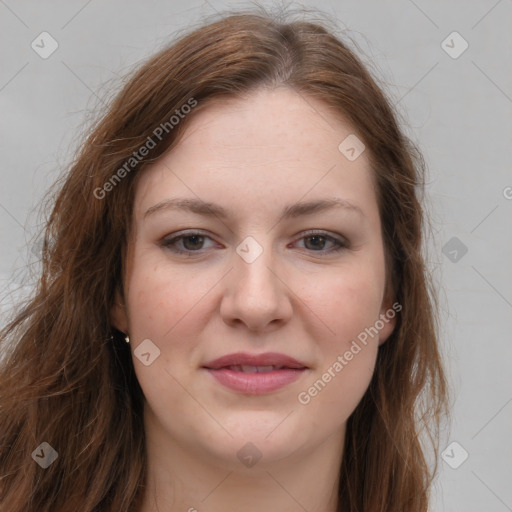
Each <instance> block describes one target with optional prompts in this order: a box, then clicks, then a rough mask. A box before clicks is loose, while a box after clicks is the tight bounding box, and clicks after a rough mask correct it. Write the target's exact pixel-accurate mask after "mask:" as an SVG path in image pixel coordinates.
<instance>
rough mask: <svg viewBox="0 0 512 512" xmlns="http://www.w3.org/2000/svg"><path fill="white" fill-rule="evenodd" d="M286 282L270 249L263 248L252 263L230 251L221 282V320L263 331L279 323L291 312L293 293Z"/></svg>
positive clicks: (278, 325)
mask: <svg viewBox="0 0 512 512" xmlns="http://www.w3.org/2000/svg"><path fill="white" fill-rule="evenodd" d="M249 261H250V260H249ZM286 281H287V279H286V276H285V275H284V272H283V270H282V268H281V267H280V266H279V265H276V264H275V260H274V258H273V257H272V252H271V250H270V249H267V248H265V249H264V250H263V252H262V253H261V254H260V255H259V256H258V257H257V258H256V259H255V260H254V261H252V262H248V261H246V260H245V259H244V258H243V257H241V256H240V255H239V254H238V253H236V252H234V254H233V270H232V271H231V272H229V273H228V275H227V276H226V280H225V281H224V286H225V289H224V293H223V297H222V302H221V306H220V314H221V317H222V319H223V320H224V322H225V323H226V324H228V325H230V326H237V325H238V326H239V325H245V327H246V328H247V329H249V330H250V331H260V332H266V331H271V330H274V329H276V328H279V327H281V326H283V325H284V324H285V323H287V322H288V321H289V320H290V318H291V316H292V312H293V308H292V302H291V297H292V295H293V293H292V291H291V289H290V285H289V283H287V282H286Z"/></svg>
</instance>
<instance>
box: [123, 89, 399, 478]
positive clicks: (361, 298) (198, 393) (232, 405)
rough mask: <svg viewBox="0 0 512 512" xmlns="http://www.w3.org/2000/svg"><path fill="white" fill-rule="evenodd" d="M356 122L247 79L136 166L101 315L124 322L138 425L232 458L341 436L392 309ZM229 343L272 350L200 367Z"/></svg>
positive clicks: (292, 453)
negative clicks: (121, 288) (116, 278)
mask: <svg viewBox="0 0 512 512" xmlns="http://www.w3.org/2000/svg"><path fill="white" fill-rule="evenodd" d="M353 133H354V130H353V128H352V127H351V126H350V125H349V124H347V123H346V122H342V121H340V120H339V119H337V118H336V117H334V115H333V113H332V112H330V111H329V109H328V108H327V107H326V106H325V105H324V104H323V103H320V102H318V100H315V99H314V98H311V97H308V96H306V97H304V96H302V95H299V94H297V93H295V92H293V91H291V90H290V89H286V88H281V89H276V90H272V91H270V90H264V89H260V90H258V91H256V92H253V93H251V94H250V95H249V96H247V97H246V98H245V99H229V100H224V101H223V102H217V103H211V104H210V105H208V106H207V107H206V108H205V109H204V110H203V111H201V112H198V113H197V115H196V117H195V118H194V119H193V120H191V122H190V124H189V125H188V126H187V129H186V132H185V135H184V137H183V139H182V140H181V141H180V142H179V144H178V145H177V146H176V148H175V149H173V150H172V151H171V152H169V153H167V154H166V155H164V156H163V157H162V158H161V159H160V160H159V161H158V162H156V163H155V164H153V165H152V166H151V167H149V168H148V169H147V170H146V171H145V172H144V173H143V174H142V175H141V176H140V181H139V182H138V184H137V189H136V195H135V204H134V229H133V231H132V233H131V241H130V246H129V252H128V266H127V274H126V282H125V305H126V307H125V308H124V309H123V308H121V307H119V306H115V309H114V311H113V321H114V324H115V325H116V327H118V328H119V329H121V330H123V331H124V332H128V333H129V335H130V340H131V347H132V354H133V361H134V366H135V371H136V374H137V377H138V380H139V382H140V385H141V387H142V390H143V392H144V395H145V398H146V401H147V403H146V408H145V421H146V428H147V430H148V432H150V433H151V432H153V433H156V432H159V436H160V439H163V438H165V439H167V440H168V441H169V443H175V444H176V446H179V447H180V450H185V451H186V452H188V453H189V454H190V453H193V454H196V455H200V456H201V457H203V458H204V460H206V459H207V458H210V459H211V460H212V461H213V460H215V461H217V463H218V464H222V465H223V466H226V467H231V468H233V467H240V468H242V467H243V466H241V464H246V465H250V464H253V462H251V463H249V462H248V460H249V458H250V456H253V459H254V457H255V459H254V460H257V459H258V457H260V456H261V459H260V460H259V461H258V464H259V465H260V467H265V464H266V463H272V462H277V461H278V460H281V459H284V460H289V461H292V460H294V459H295V458H298V457H301V456H302V455H304V454H305V453H306V452H308V451H311V450H315V449H318V448H319V446H320V445H323V446H324V447H325V443H326V442H327V443H330V446H331V448H336V450H338V451H339V450H341V446H342V440H343V438H344V432H345V423H346V421H347V419H348V417H349V416H350V414H351V413H352V412H353V411H354V409H355V407H356V405H357V404H358V402H359V401H360V400H361V398H362V396H363V394H364V393H365V391H366V389H367V387H368V385H369V382H370V379H371V376H372V373H373V371H374V367H375V361H376V355H377V351H378V346H379V343H382V342H383V341H384V340H385V339H386V338H387V337H388V336H389V334H390V333H391V331H392V329H393V327H394V324H395V320H394V316H395V311H394V310H390V308H391V304H390V303H383V297H384V291H385V263H384V248H383V241H382V237H381V224H380V217H379V211H378V207H377V201H376V195H375V191H374V187H373V182H372V175H371V171H370V166H369V160H368V154H367V151H363V152H362V153H361V154H360V156H358V157H357V154H358V153H359V152H360V150H361V147H359V146H354V140H356V139H354V137H353V135H352V134H353ZM350 135H352V137H351V138H349V139H348V140H347V141H345V142H344V143H343V144H341V143H342V142H343V141H344V140H345V139H346V138H347V137H348V136H350ZM356 142H357V141H356ZM340 144H341V149H340V148H339V146H340ZM352 147H353V148H354V151H352V150H351V148H352ZM354 156H356V157H357V158H355V159H354ZM178 200H179V201H180V202H181V207H179V206H176V205H175V206H173V204H172V203H171V201H172V202H176V201H178ZM320 201H325V202H332V203H331V207H322V206H318V204H317V205H316V207H315V206H314V203H317V202H320ZM334 201H338V203H336V204H335V203H334ZM203 203H207V205H206V206H204V205H203V206H201V204H203ZM187 204H188V205H189V206H190V207H189V208H185V207H184V206H186V205H187ZM319 204H320V203H319ZM333 204H335V205H334V206H333ZM297 205H305V207H304V208H300V207H298V206H297ZM324 206H325V205H324ZM221 209H222V215H221V214H220V210H221ZM312 230H313V232H312V233H311V231H312ZM180 237H183V238H180ZM187 237H188V238H187ZM173 239H174V240H173ZM390 311H391V312H390ZM383 320H385V321H383ZM237 353H244V354H245V355H249V356H250V355H261V354H266V353H274V356H272V355H270V356H269V357H270V358H269V359H262V360H260V361H256V363H258V362H259V363H261V364H253V365H251V364H250V363H251V361H250V360H249V359H246V360H238V359H236V358H235V359H232V360H230V361H224V363H221V366H222V364H225V365H227V366H230V367H231V368H226V367H224V369H211V368H212V367H214V366H215V364H211V362H212V361H214V360H215V359H217V358H220V357H222V356H227V355H230V354H237ZM275 354H280V355H281V356H276V355H275ZM282 356H288V357H291V358H293V359H295V360H296V361H297V362H298V363H299V365H298V366H299V367H301V368H295V369H291V368H290V366H293V365H290V363H289V362H286V361H285V360H284V359H283V358H282ZM237 362H238V363H239V364H242V363H245V365H246V366H247V367H246V368H244V370H248V373H246V372H242V371H240V370H242V368H241V367H233V364H235V363H237ZM253 363H255V361H253ZM271 365H282V366H285V368H284V369H281V370H277V369H273V370H272V371H271V373H267V374H266V375H265V371H268V370H271V369H270V368H261V366H271ZM253 366H260V368H258V369H259V370H263V371H262V372H257V371H256V368H254V367H253ZM295 366H297V365H295ZM206 367H209V368H210V369H208V368H206ZM155 435H156V434H155ZM149 439H150V437H149ZM248 443H252V445H249V444H248ZM247 456H249V458H248V457H247ZM253 459H251V460H253Z"/></svg>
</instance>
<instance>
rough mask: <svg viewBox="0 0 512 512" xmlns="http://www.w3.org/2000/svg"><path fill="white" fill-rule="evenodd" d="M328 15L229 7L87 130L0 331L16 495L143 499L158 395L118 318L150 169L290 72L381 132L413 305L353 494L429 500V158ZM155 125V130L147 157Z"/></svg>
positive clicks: (397, 244)
mask: <svg viewBox="0 0 512 512" xmlns="http://www.w3.org/2000/svg"><path fill="white" fill-rule="evenodd" d="M327 26H328V23H327V22H325V23H323V22H319V21H318V20H315V22H312V21H304V20H300V21H299V20H292V19H286V18H284V19H280V18H278V17H277V16H275V15H268V14H267V13H266V12H265V11H257V12H239V13H234V14H233V13H228V14H225V15H223V16H222V17H221V18H220V19H218V20H214V21H213V22H209V23H207V24H205V25H203V26H201V27H199V28H197V29H195V30H193V31H191V32H189V33H188V34H186V35H183V36H181V38H180V39H179V40H178V41H177V42H175V43H174V44H173V45H172V46H170V47H168V48H165V49H164V50H162V51H160V52H158V53H157V54H156V55H154V56H153V57H152V58H151V59H150V60H148V61H147V62H145V63H144V64H143V65H142V66H141V67H140V68H139V69H138V70H136V72H135V73H134V74H133V75H132V76H131V77H130V79H129V80H128V82H127V83H126V84H125V86H124V87H123V88H122V90H121V92H120V93H119V94H118V95H117V96H116V97H115V99H114V100H113V101H112V102H111V104H110V106H109V108H108V111H107V112H106V114H104V115H103V116H102V118H101V119H100V120H99V121H98V122H97V123H96V125H94V126H93V127H92V128H91V130H90V133H89V136H88V137H87V139H86V140H85V141H84V143H83V145H82V147H81V148H80V150H79V151H78V154H77V157H76V159H75V160H74V162H73V163H72V165H71V167H70V169H69V170H68V171H67V172H66V173H65V175H64V176H63V177H62V179H61V180H60V182H59V183H58V189H57V192H56V193H55V196H54V197H53V196H52V197H53V199H52V201H53V209H52V211H51V213H50V215H49V218H48V220H47V223H46V227H45V231H44V235H45V244H44V248H43V261H42V273H41V277H40V279H39V281H38V285H37V289H36V290H35V292H34V294H33V296H32V297H31V299H30V301H29V302H28V303H27V304H25V305H24V307H23V308H22V309H21V310H20V311H19V312H18V314H17V315H16V316H15V317H14V319H12V320H11V321H10V322H9V323H8V325H7V326H5V327H4V329H3V330H2V332H1V333H0V334H1V336H0V348H1V349H2V351H3V352H4V358H3V360H2V361H1V367H0V508H1V509H2V510H6V511H7V510H8V511H9V512H26V511H27V510H37V511H38V512H50V511H51V512H69V510H76V511H77V512H99V511H102V512H107V511H112V512H119V511H131V512H137V511H138V507H139V506H140V502H141V497H142V494H143V492H144V484H145V477H146V455H145V438H144V428H143V421H142V419H143V407H144V400H143V394H142V391H141V388H140V386H139V384H138V381H137V379H136V376H135V372H134V368H133V363H132V359H131V354H130V350H129V348H128V347H129V346H128V345H127V344H126V343H124V340H123V337H122V334H121V333H119V332H118V331H116V330H115V329H113V327H112V326H111V324H110V321H109V319H110V311H111V308H112V305H113V303H114V300H115V294H116V291H119V292H120V293H121V296H122V288H123V282H122V279H123V275H124V274H123V270H124V269H123V265H124V258H125V251H126V246H127V240H128V234H129V232H130V229H131V218H132V207H133V197H134V190H135V185H136V183H137V179H136V178H137V176H140V173H141V171H143V170H144V168H145V167H146V166H147V165H149V164H150V163H152V162H154V161H155V160H156V159H158V157H159V156H161V155H162V154H163V153H164V152H165V151H168V150H170V149H172V147H173V146H174V145H175V144H176V143H177V142H178V141H179V138H180V135H181V134H182V133H183V130H184V129H185V127H186V126H187V124H188V122H189V121H190V119H192V118H193V116H194V115H195V114H196V113H197V112H199V111H200V110H201V109H202V107H204V105H206V104H207V103H208V101H209V100H211V99H213V98H220V97H223V96H234V95H239V94H244V93H246V92H248V91H250V90H253V89H255V88H257V87H275V86H287V87H289V88H292V89H293V90H295V91H297V92H299V93H300V94H301V95H303V96H304V97H305V98H307V97H308V96H310V97H315V98H317V99H319V100H321V101H323V102H324V103H325V104H326V105H328V106H329V107H330V109H331V111H332V112H333V113H335V114H336V115H339V116H342V117H343V118H345V119H347V120H348V121H349V122H350V123H351V124H352V126H354V127H355V129H356V130H357V133H358V134H359V135H360V136H361V138H362V139H363V141H364V144H365V145H366V147H367V148H368V151H369V155H370V161H371V165H372V169H373V172H374V176H375V183H376V188H377V196H378V204H379V208H380V215H381V220H382V229H383V239H384V245H385V251H386V257H387V266H388V268H387V276H388V285H389V287H388V293H389V294H390V296H392V297H393V298H394V300H396V301H397V302H399V303H400V304H401V305H402V310H401V313H400V315H398V321H397V325H396V328H395V330H394V332H393V334H392V335H391V336H390V338H388V340H387V341H386V343H384V344H383V345H382V346H381V347H380V348H379V353H378V359H377V365H376V369H375V373H374V375H373V379H372V381H371V384H370V386H369V389H368V390H367V392H366V394H365V395H364V397H363V399H362V401H361V402H360V403H359V405H358V406H357V408H356V410H355V412H354V413H353V414H352V415H351V417H350V418H349V420H348V425H347V433H346V440H345V449H344V454H343V461H342V465H341V468H340V487H339V510H340V511H341V510H342V511H343V512H356V511H357V512H376V511H379V512H386V511H388V512H426V511H427V503H428V496H429V489H430V486H431V483H432V478H433V474H434V473H435V467H434V468H432V467H431V465H430V464H429V463H428V456H429V454H430V453H436V450H437V448H438V442H437V439H438V430H439V421H440V418H442V415H443V414H444V412H445V410H446V381H445V374H444V372H443V366H442V363H441V359H440V353H439V346H438V334H437V321H436V318H437V316H436V315H437V313H436V309H437V306H436V298H435V297H436V295H435V293H434V289H433V286H432V284H431V281H430V277H429V275H428V272H427V269H426V266H425V260H424V257H423V250H424V247H423V230H424V227H425V222H424V221H425V212H424V210H423V207H422V204H421V197H420V196H421V193H422V187H423V184H424V173H425V165H424V162H423V159H422V157H421V154H420V152H419V151H418V150H417V148H416V146H415V145H414V144H413V143H412V142H411V141H410V140H409V139H408V138H407V137H406V136H405V135H404V133H403V132H402V131H401V129H400V128H399V124H398V121H397V114H396V112H395V111H394V109H393V108H392V107H391V102H390V100H389V99H388V98H387V97H386V94H385V93H384V92H383V90H382V88H381V87H379V86H378V85H377V80H376V79H375V78H373V77H372V76H371V74H370V72H369V71H368V70H367V69H366V67H365V66H364V65H363V64H362V62H361V60H360V58H359V57H357V56H356V55H355V53H354V52H353V51H352V50H351V49H350V48H349V45H348V44H347V43H344V42H342V41H341V40H340V38H339V37H337V36H336V35H334V33H333V31H332V30H329V29H328V28H327ZM186 104H188V105H190V108H188V109H185V108H183V105H186ZM192 105H194V106H193V107H192ZM177 111H178V112H177ZM180 112H181V114H182V115H180V121H179V123H176V125H175V126H174V122H171V121H170V119H171V117H172V116H173V115H178V114H179V113H180ZM184 112H185V113H187V112H188V113H187V115H183V113H184ZM166 123H167V124H166ZM157 127H160V132H158V133H159V137H156V135H155V130H156V129H157ZM162 127H165V128H166V129H164V128H162ZM150 138H151V139H152V140H153V141H155V143H156V144H155V145H154V146H153V147H151V148H149V151H147V152H146V153H147V154H146V155H145V156H143V157H140V151H139V150H140V148H141V147H143V146H147V147H149V146H150V144H149V139H150ZM340 142H341V141H340ZM134 152H137V155H138V156H137V161H136V162H135V161H132V160H130V158H133V154H134ZM139 157H140V158H139ZM127 162H129V164H127ZM121 169H124V172H123V171H121ZM107 183H110V185H106V184H107ZM425 440H426V441H427V444H424V442H425ZM43 442H46V443H48V444H49V445H50V446H51V447H53V449H54V450H55V451H56V452H57V454H58V458H57V460H56V462H54V463H53V464H51V465H50V466H49V467H48V468H47V469H43V468H42V467H40V466H39V465H38V464H36V462H35V461H36V458H35V457H34V456H33V453H34V451H35V450H43V452H42V453H44V449H46V450H47V452H48V450H49V449H48V448H47V447H46V445H43V448H39V446H40V445H41V443H43ZM429 450H434V451H433V452H432V451H429ZM40 456H42V455H40ZM71 507H73V508H71Z"/></svg>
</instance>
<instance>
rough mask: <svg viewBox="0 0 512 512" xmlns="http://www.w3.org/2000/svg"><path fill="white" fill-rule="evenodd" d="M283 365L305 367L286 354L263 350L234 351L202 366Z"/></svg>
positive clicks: (286, 366) (218, 367) (295, 367)
mask: <svg viewBox="0 0 512 512" xmlns="http://www.w3.org/2000/svg"><path fill="white" fill-rule="evenodd" d="M239 365H247V366H283V367H285V368H291V369H301V368H304V369H305V368H307V365H306V364H304V363H302V362H301V361H297V359H294V358H293V357H291V356H287V355H286V354H279V353H277V352H265V353H264V354H248V353H246V352H236V353H234V354H227V355H225V356H222V357H219V358H217V359H214V360H213V361H210V362H208V363H206V364H204V365H203V368H207V369H210V370H219V369H221V368H225V367H228V366H239Z"/></svg>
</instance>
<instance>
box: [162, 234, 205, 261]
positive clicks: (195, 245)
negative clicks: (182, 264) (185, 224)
mask: <svg viewBox="0 0 512 512" xmlns="http://www.w3.org/2000/svg"><path fill="white" fill-rule="evenodd" d="M206 239H209V240H211V238H210V237H209V236H207V235H205V234H203V233H201V232H198V231H191V232H188V233H182V234H180V235H178V236H174V237H172V238H165V239H164V240H162V241H161V243H160V245H162V247H166V248H168V249H169V250H171V251H173V252H175V253H178V254H188V255H190V254H191V253H194V252H196V253H200V252H201V249H204V247H203V245H204V243H205V240H206ZM179 246H181V247H179Z"/></svg>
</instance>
